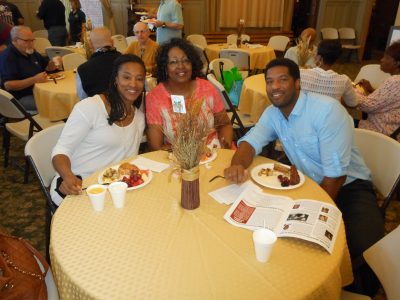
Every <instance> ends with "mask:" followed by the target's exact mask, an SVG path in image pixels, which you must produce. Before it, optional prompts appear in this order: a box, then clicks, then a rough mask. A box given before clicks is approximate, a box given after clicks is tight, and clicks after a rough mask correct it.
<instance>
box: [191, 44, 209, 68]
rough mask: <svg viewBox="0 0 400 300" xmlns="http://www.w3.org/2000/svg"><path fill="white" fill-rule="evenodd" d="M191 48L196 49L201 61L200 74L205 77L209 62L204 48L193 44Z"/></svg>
mask: <svg viewBox="0 0 400 300" xmlns="http://www.w3.org/2000/svg"><path fill="white" fill-rule="evenodd" d="M193 46H194V48H195V49H196V51H197V53H198V54H199V56H200V59H201V61H202V62H203V69H202V72H203V74H204V75H206V74H207V73H208V65H209V63H210V62H209V60H208V57H207V53H206V51H205V48H203V47H202V46H201V45H198V44H195V43H193Z"/></svg>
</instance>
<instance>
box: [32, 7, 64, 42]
mask: <svg viewBox="0 0 400 300" xmlns="http://www.w3.org/2000/svg"><path fill="white" fill-rule="evenodd" d="M36 16H37V17H38V18H39V19H41V20H43V23H44V27H45V28H46V29H47V31H48V34H49V41H50V43H51V45H52V46H65V45H66V44H67V39H68V31H67V28H66V27H65V26H66V25H65V6H64V4H62V2H61V1H60V0H43V1H42V3H41V4H40V6H39V10H38V12H37V14H36Z"/></svg>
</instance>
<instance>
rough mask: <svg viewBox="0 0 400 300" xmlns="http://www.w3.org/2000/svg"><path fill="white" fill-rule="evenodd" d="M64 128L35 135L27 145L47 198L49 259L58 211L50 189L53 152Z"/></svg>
mask: <svg viewBox="0 0 400 300" xmlns="http://www.w3.org/2000/svg"><path fill="white" fill-rule="evenodd" d="M63 128H64V123H60V124H57V125H55V126H52V127H49V128H46V129H44V130H42V131H41V132H38V133H37V134H35V135H34V136H33V137H32V138H31V139H30V140H29V141H28V142H27V143H26V145H25V156H26V158H27V161H28V162H29V163H30V164H31V166H32V168H33V170H34V172H35V174H36V177H37V178H38V180H39V183H40V187H41V189H42V191H43V193H44V196H45V198H46V207H47V210H46V257H47V259H49V243H50V224H51V218H52V216H53V214H54V212H55V211H56V206H55V205H54V203H53V201H52V200H51V196H50V192H49V187H50V184H51V181H52V180H53V178H54V176H55V175H56V171H55V170H54V167H53V164H52V161H51V152H52V151H53V148H54V146H55V145H56V143H57V141H58V138H59V137H60V135H61V132H62V130H63Z"/></svg>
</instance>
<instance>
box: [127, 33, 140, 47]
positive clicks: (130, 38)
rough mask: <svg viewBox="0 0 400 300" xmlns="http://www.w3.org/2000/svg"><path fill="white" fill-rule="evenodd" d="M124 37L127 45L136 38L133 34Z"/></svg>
mask: <svg viewBox="0 0 400 300" xmlns="http://www.w3.org/2000/svg"><path fill="white" fill-rule="evenodd" d="M125 39H126V44H127V45H128V46H129V45H130V43H132V42H134V41H137V40H138V39H137V37H136V36H134V35H131V36H127V37H126V38H125Z"/></svg>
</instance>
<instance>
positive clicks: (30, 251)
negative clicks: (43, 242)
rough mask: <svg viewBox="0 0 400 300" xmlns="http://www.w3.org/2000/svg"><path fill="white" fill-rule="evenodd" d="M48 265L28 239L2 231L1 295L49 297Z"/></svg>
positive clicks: (10, 299) (9, 299)
mask: <svg viewBox="0 0 400 300" xmlns="http://www.w3.org/2000/svg"><path fill="white" fill-rule="evenodd" d="M35 257H36V258H37V259H38V261H40V263H41V264H42V266H43V268H44V271H42V270H41V269H40V267H39V265H38V261H37V260H36V259H35ZM48 269H49V265H48V263H47V262H46V260H45V259H44V257H43V256H42V255H41V254H40V253H39V252H38V251H37V250H36V249H35V248H34V247H32V246H31V245H30V244H29V243H28V242H27V241H25V240H23V239H22V238H17V237H12V236H8V235H5V234H3V233H1V232H0V299H2V300H17V299H18V300H20V299H23V300H31V299H32V300H33V299H39V300H46V299H47V287H46V282H45V277H46V273H47V270H48Z"/></svg>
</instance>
